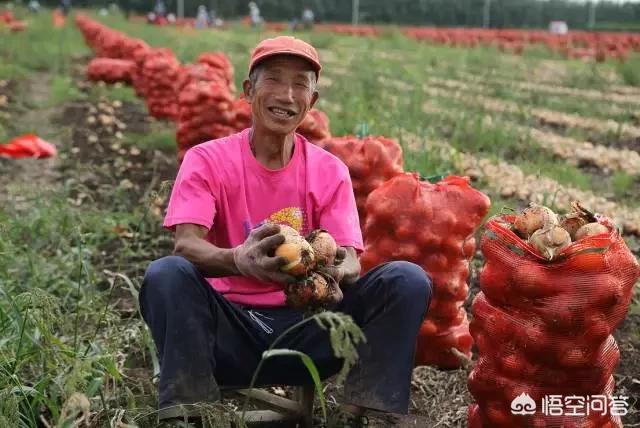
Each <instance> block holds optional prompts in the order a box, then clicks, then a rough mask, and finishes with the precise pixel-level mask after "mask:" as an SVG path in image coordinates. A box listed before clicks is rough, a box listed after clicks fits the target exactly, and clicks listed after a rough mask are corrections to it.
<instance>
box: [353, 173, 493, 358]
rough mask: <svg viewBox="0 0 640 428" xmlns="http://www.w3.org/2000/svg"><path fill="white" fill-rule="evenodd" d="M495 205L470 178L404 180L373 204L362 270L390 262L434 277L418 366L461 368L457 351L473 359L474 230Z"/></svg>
mask: <svg viewBox="0 0 640 428" xmlns="http://www.w3.org/2000/svg"><path fill="white" fill-rule="evenodd" d="M489 206H490V201H489V198H488V197H487V196H486V195H484V194H483V193H481V192H479V191H478V190H476V189H474V188H472V187H471V186H470V184H469V180H468V178H466V177H455V176H452V177H447V178H445V179H444V180H442V181H440V182H438V183H436V184H431V183H429V182H426V181H420V179H419V177H418V175H417V174H415V173H405V174H400V175H397V176H396V177H394V178H392V179H391V180H389V181H387V182H386V183H384V184H383V185H382V186H380V187H379V188H377V189H376V190H374V191H373V192H372V193H371V195H370V196H369V198H368V199H367V204H366V212H367V222H366V224H365V228H364V236H365V251H364V253H363V254H362V256H361V258H360V263H361V265H362V270H363V272H366V271H368V270H369V269H371V268H373V267H374V266H376V265H378V264H380V263H384V262H388V261H391V260H407V261H410V262H413V263H416V264H418V265H420V266H421V267H422V268H423V269H424V270H425V271H426V272H428V273H429V275H430V276H431V279H432V281H433V285H434V294H433V296H432V300H431V305H430V307H429V311H428V313H427V318H426V319H425V321H424V323H423V325H422V327H421V329H420V333H419V335H418V343H417V350H416V364H417V365H435V366H438V367H441V368H456V367H459V366H460V360H459V358H457V357H456V355H455V354H453V353H452V352H451V349H452V348H455V349H457V350H458V351H460V352H462V353H464V354H465V355H466V356H467V357H469V358H470V357H471V346H472V343H473V342H472V339H471V335H470V334H469V328H468V321H467V314H466V312H465V310H464V308H463V304H464V301H465V299H466V298H467V293H468V291H469V287H468V285H467V279H468V276H469V260H471V258H472V257H473V254H474V251H475V239H474V238H473V232H474V231H475V230H476V229H477V228H478V226H480V224H481V222H482V219H483V218H484V216H485V215H486V214H487V212H488V210H489Z"/></svg>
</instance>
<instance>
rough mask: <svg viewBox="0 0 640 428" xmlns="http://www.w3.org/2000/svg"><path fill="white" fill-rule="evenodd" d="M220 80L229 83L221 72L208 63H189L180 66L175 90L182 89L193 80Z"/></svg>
mask: <svg viewBox="0 0 640 428" xmlns="http://www.w3.org/2000/svg"><path fill="white" fill-rule="evenodd" d="M200 81H206V82H219V83H223V84H225V85H226V84H227V81H226V80H225V79H224V78H223V77H222V76H220V73H219V72H218V71H217V70H216V69H214V68H212V67H211V66H209V65H207V64H187V65H183V66H182V67H180V71H179V73H178V78H177V80H176V82H175V91H176V93H180V91H181V90H182V89H183V88H184V87H185V86H187V85H188V84H189V83H191V82H200Z"/></svg>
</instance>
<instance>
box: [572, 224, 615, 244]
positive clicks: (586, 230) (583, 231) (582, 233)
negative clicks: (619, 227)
mask: <svg viewBox="0 0 640 428" xmlns="http://www.w3.org/2000/svg"><path fill="white" fill-rule="evenodd" d="M602 233H609V228H608V227H607V226H605V225H604V224H600V223H587V224H585V225H584V226H582V227H581V228H580V229H578V231H577V232H576V241H577V240H579V239H582V238H586V237H587V236H593V235H600V234H602Z"/></svg>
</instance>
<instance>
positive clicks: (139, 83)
mask: <svg viewBox="0 0 640 428" xmlns="http://www.w3.org/2000/svg"><path fill="white" fill-rule="evenodd" d="M151 52H152V49H151V47H150V46H149V45H147V44H146V43H144V42H142V43H139V44H137V46H136V47H135V48H134V49H133V50H132V51H131V55H132V58H131V59H132V61H133V62H134V63H135V67H134V69H133V72H132V74H131V80H132V83H133V89H135V91H136V94H137V95H138V96H139V97H143V98H144V96H145V93H146V89H147V83H146V80H145V78H144V74H143V72H142V71H143V68H144V62H145V60H146V59H147V55H149V54H150V53H151Z"/></svg>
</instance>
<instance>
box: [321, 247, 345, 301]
mask: <svg viewBox="0 0 640 428" xmlns="http://www.w3.org/2000/svg"><path fill="white" fill-rule="evenodd" d="M345 257H347V251H346V250H345V249H344V248H342V247H338V250H337V251H336V258H335V260H334V262H333V265H332V266H324V267H322V268H320V269H318V270H319V271H321V272H322V273H325V274H327V275H329V276H331V277H332V278H333V279H334V280H335V281H336V287H335V288H336V290H335V293H333V294H332V295H331V296H330V299H329V301H330V303H333V304H336V303H339V302H340V301H342V298H343V297H344V296H343V294H342V289H341V288H340V282H342V278H344V270H343V268H342V266H341V264H342V262H343V261H344V259H345Z"/></svg>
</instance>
